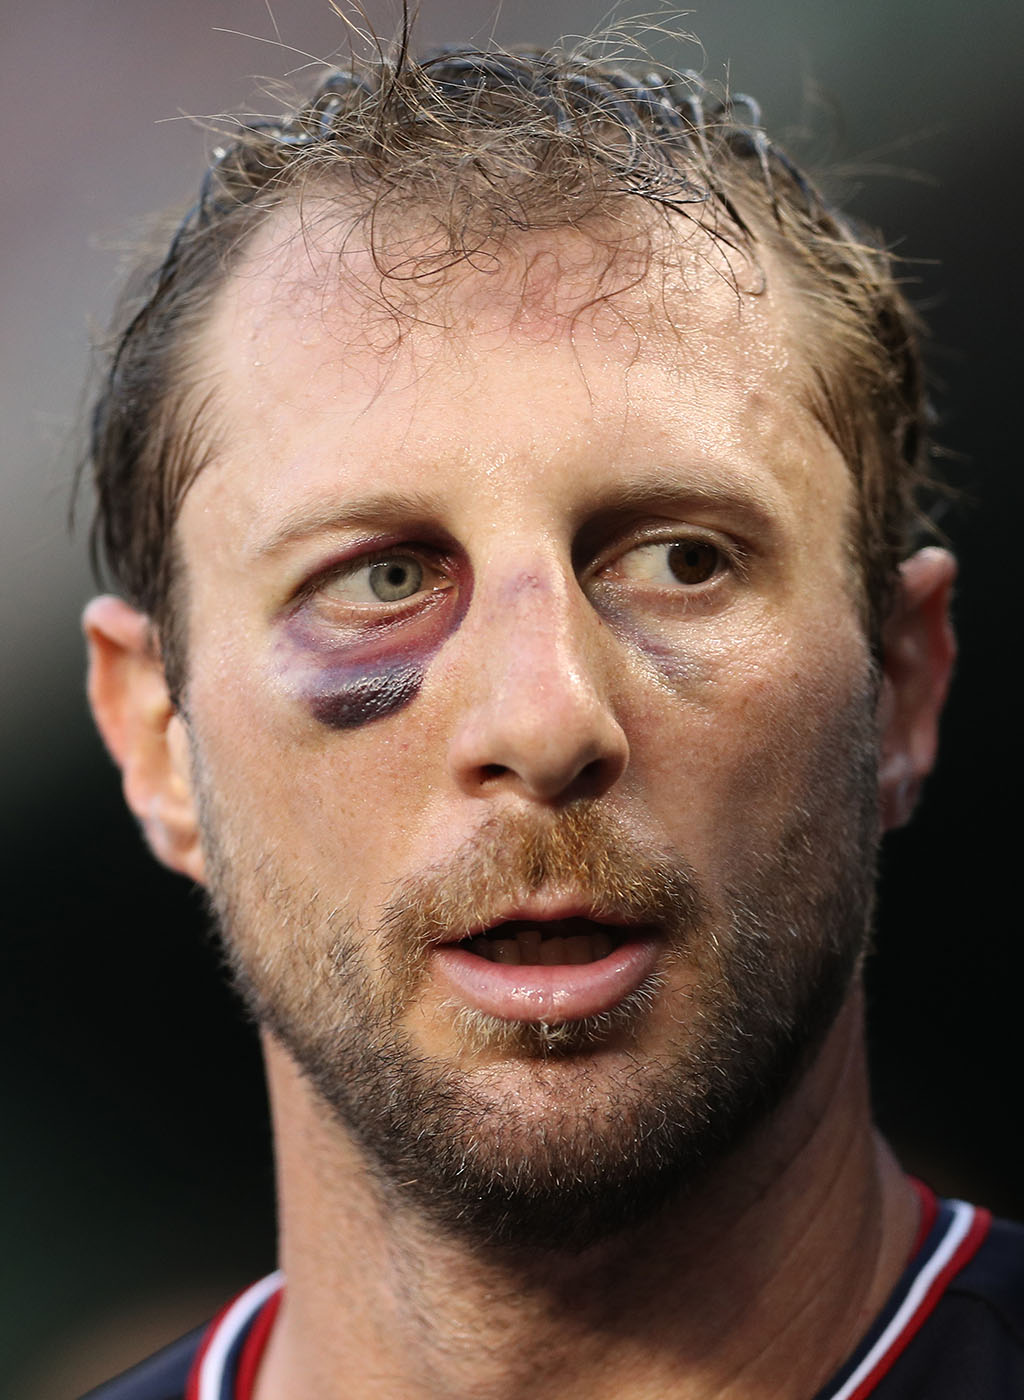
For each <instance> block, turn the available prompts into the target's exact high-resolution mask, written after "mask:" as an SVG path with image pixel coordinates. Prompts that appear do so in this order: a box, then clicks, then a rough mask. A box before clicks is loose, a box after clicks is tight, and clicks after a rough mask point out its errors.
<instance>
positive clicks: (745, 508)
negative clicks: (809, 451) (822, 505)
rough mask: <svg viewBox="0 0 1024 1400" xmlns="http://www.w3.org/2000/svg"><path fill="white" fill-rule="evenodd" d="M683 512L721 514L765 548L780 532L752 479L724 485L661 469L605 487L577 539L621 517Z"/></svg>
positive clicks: (717, 479) (773, 510)
mask: <svg viewBox="0 0 1024 1400" xmlns="http://www.w3.org/2000/svg"><path fill="white" fill-rule="evenodd" d="M684 508H685V509H698V510H708V511H714V512H716V513H724V514H726V515H727V516H728V517H729V518H730V519H731V520H734V521H736V522H737V523H738V524H739V525H740V526H741V527H742V528H744V529H746V530H749V531H751V532H752V534H753V535H754V536H756V538H757V539H759V540H760V541H762V542H763V544H765V545H766V546H767V545H771V544H772V543H773V542H774V541H775V540H777V538H778V536H779V534H780V532H781V531H782V529H783V522H782V518H781V512H780V507H779V504H778V503H777V502H775V501H773V500H772V497H771V495H770V494H769V493H767V492H765V491H764V490H762V489H761V487H760V486H759V484H758V483H757V482H756V481H755V480H754V479H753V478H752V477H750V476H741V475H736V476H735V478H734V479H727V478H726V477H724V476H720V475H718V474H717V473H716V472H715V471H714V469H713V467H712V468H711V469H709V468H708V467H706V466H705V467H703V468H702V469H701V471H700V472H699V473H697V472H696V471H695V470H687V469H685V468H682V469H678V468H677V469H671V468H666V469H664V470H663V471H656V472H654V473H651V474H649V475H647V476H644V477H641V478H640V479H639V480H636V479H634V480H633V481H630V482H622V483H619V484H615V483H611V484H609V487H608V489H607V490H606V491H602V492H601V493H600V495H599V496H598V498H597V499H596V500H595V502H594V504H593V508H592V509H591V510H590V511H589V513H588V517H587V521H586V523H585V525H584V527H583V534H584V535H586V534H587V533H589V532H590V531H592V530H600V529H601V527H602V525H603V524H604V523H605V522H606V521H607V520H608V519H609V517H617V516H621V515H623V514H624V513H629V512H635V513H636V514H637V515H640V514H646V513H648V512H655V511H661V510H663V511H667V512H670V513H674V512H676V511H679V510H680V509H684Z"/></svg>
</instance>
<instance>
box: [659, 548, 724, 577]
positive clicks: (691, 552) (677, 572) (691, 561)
mask: <svg viewBox="0 0 1024 1400" xmlns="http://www.w3.org/2000/svg"><path fill="white" fill-rule="evenodd" d="M721 558H722V556H721V552H720V551H719V549H718V547H717V546H716V545H713V544H709V543H708V542H707V541H706V540H678V541H677V542H676V543H675V544H673V545H671V546H670V547H669V552H668V566H669V568H670V569H671V570H672V573H673V574H674V576H675V577H676V578H677V579H678V580H679V582H680V583H690V584H694V583H707V581H708V579H710V578H713V577H714V575H715V573H716V572H717V570H718V566H719V564H720V562H721Z"/></svg>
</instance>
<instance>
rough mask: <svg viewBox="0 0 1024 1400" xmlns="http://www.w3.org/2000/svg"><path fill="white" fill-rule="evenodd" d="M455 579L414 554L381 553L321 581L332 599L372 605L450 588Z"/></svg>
mask: <svg viewBox="0 0 1024 1400" xmlns="http://www.w3.org/2000/svg"><path fill="white" fill-rule="evenodd" d="M450 586H451V580H450V579H448V578H446V577H445V575H444V574H443V573H441V572H440V570H439V569H437V568H434V567H432V566H431V564H430V563H429V562H427V561H426V560H424V559H420V558H418V557H417V556H416V555H414V554H377V555H371V556H370V557H369V558H363V559H357V560H354V561H353V562H352V563H351V564H348V565H346V566H345V567H344V568H342V569H340V570H338V572H337V573H335V574H334V575H332V576H331V577H329V578H327V579H326V580H325V581H324V582H323V583H322V584H320V585H319V587H318V589H317V592H318V593H319V594H321V596H322V597H323V598H324V599H326V600H327V601H328V602H332V603H343V604H354V605H355V606H357V607H359V606H364V607H365V606H370V607H372V606H373V605H374V604H375V603H402V602H404V601H405V600H406V599H408V598H414V597H416V595H417V594H420V593H428V592H430V593H433V592H436V591H437V590H439V589H444V588H449V587H450Z"/></svg>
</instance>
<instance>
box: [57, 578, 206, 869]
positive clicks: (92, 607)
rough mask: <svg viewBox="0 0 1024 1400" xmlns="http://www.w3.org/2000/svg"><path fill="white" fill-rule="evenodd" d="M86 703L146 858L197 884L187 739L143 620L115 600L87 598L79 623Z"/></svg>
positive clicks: (199, 864) (199, 859)
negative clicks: (149, 852) (86, 669)
mask: <svg viewBox="0 0 1024 1400" xmlns="http://www.w3.org/2000/svg"><path fill="white" fill-rule="evenodd" d="M82 625H83V628H84V630H85V637H86V642H87V645H88V650H89V682H88V693H89V704H90V705H91V706H92V712H93V716H94V717H95V720H96V724H97V725H98V727H99V731H100V733H101V734H102V736H103V740H104V743H105V744H106V746H107V748H108V749H109V750H110V754H111V757H112V758H113V759H114V762H115V763H116V764H117V765H118V767H119V768H120V769H121V775H122V780H123V785H124V795H125V798H126V800H127V802H128V806H129V807H130V808H131V810H132V811H133V812H134V813H135V816H136V817H137V818H138V820H139V822H140V824H141V826H142V830H143V832H144V833H145V836H146V840H147V841H148V842H149V845H150V848H151V849H152V851H153V854H154V855H155V856H156V857H157V859H158V860H161V861H162V862H163V863H164V865H166V866H169V867H170V869H171V870H176V871H178V872H179V873H180V874H182V875H188V876H190V877H191V878H192V879H193V880H197V881H199V882H200V883H202V881H203V878H204V869H203V858H202V851H201V848H200V844H199V823H198V820H197V814H196V813H197V809H196V804H195V801H194V798H193V793H192V781H191V773H190V763H189V740H188V734H187V732H186V729H185V723H184V721H183V720H182V718H181V716H180V715H179V714H178V711H177V708H176V706H175V705H174V703H173V701H172V700H171V697H170V693H169V691H168V689H167V681H166V679H165V677H164V669H163V665H162V663H161V660H160V656H159V654H158V652H157V649H156V645H155V642H154V638H153V629H152V626H151V624H150V621H149V618H148V617H147V616H146V615H145V614H144V613H140V612H137V611H136V610H135V608H132V607H129V605H128V604H127V603H125V602H124V601H123V600H122V599H120V598H112V597H103V598H94V599H93V600H92V602H91V603H90V604H89V606H88V607H87V608H86V610H85V614H84V616H83V618H82Z"/></svg>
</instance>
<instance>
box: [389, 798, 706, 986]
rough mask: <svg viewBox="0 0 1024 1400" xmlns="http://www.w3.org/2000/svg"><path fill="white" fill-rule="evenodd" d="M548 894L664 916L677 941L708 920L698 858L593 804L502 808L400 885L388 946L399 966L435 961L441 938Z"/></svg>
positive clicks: (642, 918)
mask: <svg viewBox="0 0 1024 1400" xmlns="http://www.w3.org/2000/svg"><path fill="white" fill-rule="evenodd" d="M541 893H543V894H545V895H552V896H556V895H557V896H560V897H567V898H569V899H571V900H573V901H574V902H578V903H579V904H580V906H581V908H584V909H585V910H586V911H587V914H588V916H590V917H593V918H595V919H600V920H604V921H606V922H608V923H621V924H634V925H639V924H646V925H655V926H657V927H658V928H659V930H660V931H661V932H662V933H663V934H664V936H665V938H666V939H667V940H668V941H669V942H670V943H671V944H674V945H682V944H683V943H685V942H688V941H689V939H690V937H691V936H692V935H693V933H694V932H695V931H696V930H697V929H699V928H701V927H703V926H705V925H706V922H707V901H706V899H705V896H704V894H703V892H702V890H701V887H700V884H699V882H698V879H697V876H696V873H695V871H694V870H693V868H692V867H691V866H690V865H689V864H688V862H686V860H685V859H684V858H682V857H681V856H680V855H679V854H678V853H677V852H674V851H673V852H671V853H668V852H666V851H664V850H661V849H658V848H657V847H654V846H651V845H646V844H645V843H643V842H642V841H640V840H638V838H637V837H636V836H635V835H634V834H633V833H631V832H629V831H628V830H627V829H626V827H625V825H624V824H623V823H620V822H619V821H617V820H616V819H615V818H614V817H613V816H611V815H610V814H609V813H607V812H605V811H603V810H601V809H600V808H599V807H598V806H597V805H596V804H592V803H591V804H580V805H578V806H575V807H572V808H569V809H566V810H565V811H562V812H557V813H554V814H550V815H548V816H544V817H541V816H538V815H536V814H532V813H526V812H520V813H504V814H500V815H498V814H495V815H492V816H491V817H490V818H488V820H487V821H486V822H485V823H484V824H483V825H482V826H481V827H480V828H479V829H478V830H477V831H476V832H475V833H474V835H473V836H472V837H471V838H470V839H469V840H468V841H467V842H466V843H465V844H464V845H463V846H462V847H460V848H459V849H458V850H457V851H456V852H455V853H454V854H453V855H452V856H450V857H448V858H446V859H445V860H444V861H443V862H440V863H438V864H437V865H435V866H432V867H430V868H429V869H428V870H426V871H425V872H423V873H422V874H421V875H417V876H414V877H412V878H409V879H407V880H404V881H402V882H401V883H400V884H399V885H397V886H396V887H395V889H394V891H393V892H392V894H391V896H390V898H389V899H388V901H387V903H386V905H385V908H384V911H383V914H382V917H381V920H380V923H379V933H380V938H381V944H382V948H383V951H384V953H385V956H387V957H388V960H389V962H392V966H394V962H393V961H392V960H393V959H394V960H399V961H401V960H407V959H416V960H419V961H422V960H425V958H426V957H427V955H428V954H429V952H430V950H431V948H433V947H436V946H437V945H438V944H439V943H450V942H453V941H458V940H459V939H461V938H465V937H469V936H471V935H472V934H474V933H477V932H479V931H481V930H482V929H485V928H489V927H491V926H492V925H494V924H496V923H500V922H502V921H503V920H505V919H507V918H508V917H510V911H513V910H514V909H515V908H516V906H517V904H519V903H521V902H522V901H523V900H524V899H526V898H528V897H530V896H535V895H537V894H541Z"/></svg>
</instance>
